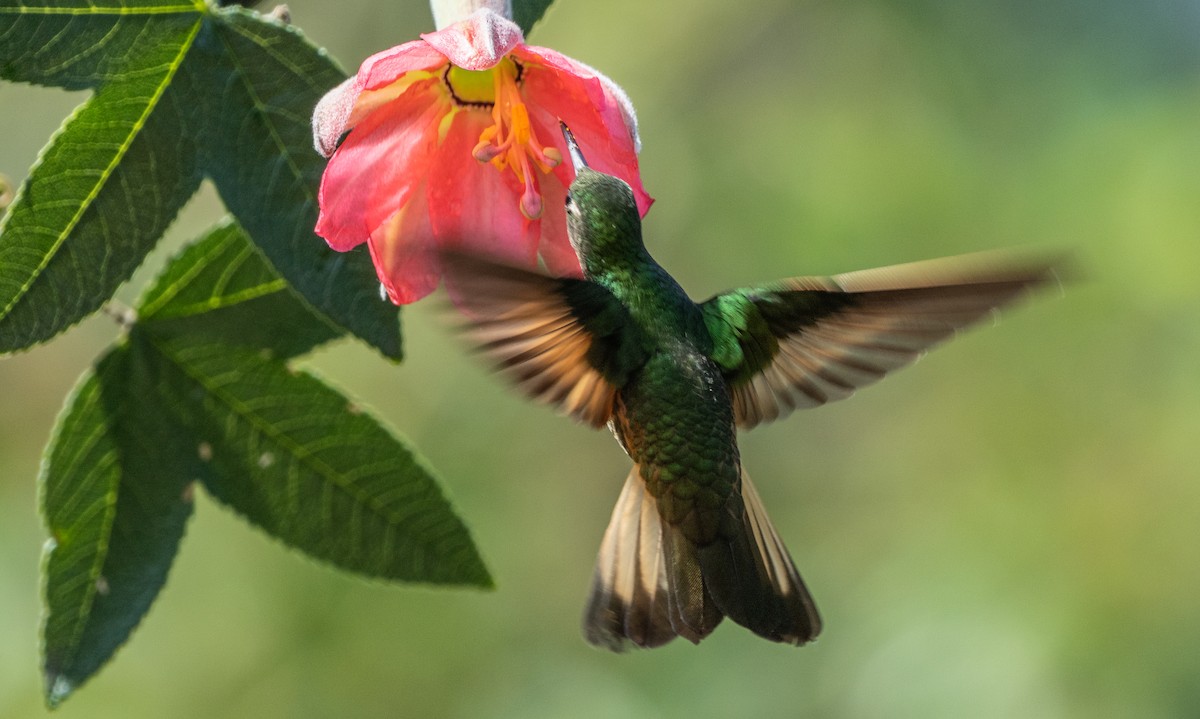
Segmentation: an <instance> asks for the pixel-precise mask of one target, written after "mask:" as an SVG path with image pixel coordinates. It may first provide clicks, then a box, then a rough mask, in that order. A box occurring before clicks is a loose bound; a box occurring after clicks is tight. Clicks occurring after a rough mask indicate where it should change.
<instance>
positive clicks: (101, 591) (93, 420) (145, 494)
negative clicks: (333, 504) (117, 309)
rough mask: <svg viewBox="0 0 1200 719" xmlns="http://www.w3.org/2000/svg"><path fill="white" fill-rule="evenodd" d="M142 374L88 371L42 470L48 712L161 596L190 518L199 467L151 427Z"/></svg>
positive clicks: (173, 439) (171, 436)
mask: <svg viewBox="0 0 1200 719" xmlns="http://www.w3.org/2000/svg"><path fill="white" fill-rule="evenodd" d="M145 370H146V368H145V367H144V366H142V364H141V363H140V362H138V360H137V358H136V356H131V355H130V353H129V352H128V351H127V350H126V349H124V348H119V349H116V350H114V351H113V352H112V353H110V354H109V355H107V356H106V357H105V358H104V359H103V360H101V362H100V363H99V364H98V365H97V367H96V370H95V373H94V374H93V373H87V374H85V375H84V377H83V379H82V381H81V383H80V386H79V388H78V389H77V390H76V392H75V395H74V398H73V399H72V401H70V402H69V404H68V407H67V409H66V410H65V412H64V414H63V417H62V418H61V419H60V421H59V427H58V430H57V431H56V432H55V435H54V439H53V440H52V444H51V449H50V452H49V455H48V457H47V461H46V463H45V465H44V467H43V474H42V511H43V515H44V517H45V519H46V523H47V525H48V527H49V530H50V535H51V541H50V542H49V543H48V545H47V546H48V550H47V558H46V566H45V573H44V574H45V596H46V622H45V626H44V628H43V633H42V636H43V653H44V671H45V675H46V684H45V686H46V699H47V702H48V703H49V704H50V705H51V706H54V705H57V704H58V703H59V702H61V701H62V700H63V699H65V698H66V697H67V696H68V695H69V694H70V693H71V692H72V691H74V690H75V689H76V688H77V687H78V686H79V685H81V684H82V683H83V682H84V681H86V680H87V679H88V678H89V677H90V676H91V675H92V674H94V673H95V672H96V670H98V669H99V668H100V667H101V666H102V665H103V664H104V663H105V662H106V661H108V659H109V658H110V657H111V656H112V654H113V653H114V652H115V651H116V650H117V648H118V647H120V646H121V644H123V643H124V642H125V640H126V639H127V638H128V637H129V635H130V633H131V632H132V631H133V629H134V628H135V627H136V626H137V625H138V623H139V622H140V621H141V619H142V617H143V616H144V615H145V613H146V611H147V610H148V609H149V608H150V604H151V603H152V602H153V601H154V598H155V597H156V596H158V592H159V590H160V589H161V588H162V586H163V584H164V583H165V582H166V578H167V572H168V570H169V569H170V567H171V563H172V561H173V559H174V557H175V553H176V551H177V549H178V547H179V541H180V539H181V538H182V536H183V531H184V526H185V524H186V523H187V520H188V518H189V517H190V516H191V514H192V499H191V493H190V491H189V489H188V487H189V486H190V485H189V480H190V478H191V477H195V476H202V473H203V472H204V469H205V468H204V466H203V464H202V463H201V462H200V461H199V458H198V456H197V454H196V451H195V447H194V445H193V446H191V447H189V446H186V443H183V444H181V440H184V438H183V437H181V436H180V435H179V434H178V432H176V431H173V428H172V427H171V426H170V424H169V423H164V422H162V421H160V418H159V417H158V416H157V413H156V412H155V411H154V401H153V399H152V397H153V396H152V395H149V394H146V391H147V390H148V388H149V386H148V383H147V381H146V380H147V375H146V373H145ZM134 398H139V399H140V400H141V401H140V402H139V399H134ZM139 404H144V406H138V405H139Z"/></svg>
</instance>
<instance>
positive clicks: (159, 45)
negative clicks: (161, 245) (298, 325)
mask: <svg viewBox="0 0 1200 719" xmlns="http://www.w3.org/2000/svg"><path fill="white" fill-rule="evenodd" d="M0 77H3V78H5V79H10V80H18V81H25V82H35V83H41V84H50V85H58V86H62V87H66V88H71V89H86V88H94V89H96V93H95V95H94V97H92V98H91V99H90V100H89V101H88V102H87V103H85V104H84V105H83V106H82V107H81V108H80V109H79V110H78V111H77V112H76V114H75V115H74V116H73V118H72V119H71V120H70V121H69V122H68V123H67V125H66V126H65V127H64V129H63V131H62V132H60V133H59V134H58V135H57V136H56V138H55V139H54V141H53V142H52V144H51V145H50V147H49V148H48V149H47V150H46V151H44V153H43V157H42V159H41V160H40V161H39V163H38V165H37V166H35V167H34V169H33V170H32V172H31V173H30V176H29V178H28V179H27V180H26V182H25V183H24V184H23V185H22V187H21V189H20V191H19V193H18V198H17V200H16V201H15V203H14V205H13V207H12V208H11V209H10V212H9V213H8V215H7V216H6V217H5V219H4V222H3V225H0V352H6V351H12V350H16V349H23V348H25V347H29V346H31V345H33V344H36V343H38V342H42V341H45V340H46V339H49V338H50V337H53V336H54V335H55V334H57V333H58V332H61V331H62V330H64V329H66V328H67V327H70V326H71V325H72V324H74V323H75V322H77V321H79V320H80V319H81V318H83V317H84V316H86V315H87V314H89V313H91V312H93V311H94V310H95V309H97V308H98V307H99V306H100V305H101V304H102V303H103V302H104V300H105V299H107V298H108V297H110V296H111V295H112V293H113V292H114V291H115V290H116V287H117V286H118V285H119V284H120V283H121V282H122V281H124V280H125V279H127V278H128V277H129V275H130V274H131V273H132V272H133V270H134V269H135V268H136V267H137V265H138V264H139V263H140V262H141V261H142V259H143V258H144V257H145V255H146V254H147V253H148V252H149V250H150V249H151V248H152V247H153V246H154V244H155V243H156V242H157V240H158V239H159V237H160V236H161V235H162V233H163V231H164V230H165V229H166V227H167V226H168V225H169V224H170V222H171V220H172V219H173V218H174V216H175V214H176V213H177V212H178V210H179V207H180V206H182V204H183V203H184V202H186V200H187V198H188V197H190V196H191V195H192V194H193V193H194V192H195V190H196V188H197V186H198V184H199V181H200V179H201V178H202V177H203V176H204V175H208V176H210V177H211V178H212V179H213V181H214V183H215V184H216V186H217V189H218V191H219V192H220V193H221V196H222V198H223V199H224V200H225V202H226V203H227V205H228V206H229V208H230V209H231V210H232V211H233V213H234V214H235V215H236V216H237V217H238V218H239V220H240V221H241V223H242V225H243V227H245V228H247V230H248V231H249V233H250V234H251V236H252V237H253V238H254V240H255V242H256V243H258V244H259V246H260V247H261V248H262V249H263V252H264V254H265V255H266V256H267V258H268V259H269V260H270V261H271V263H272V264H274V266H275V267H276V268H277V269H278V270H279V272H280V273H281V274H282V275H283V276H284V277H285V278H286V279H287V280H288V281H289V282H291V283H292V285H293V286H294V287H295V288H296V290H297V291H298V292H299V293H300V294H301V295H303V297H304V298H305V301H306V302H307V303H308V304H309V305H310V306H311V307H313V308H314V309H315V310H317V311H318V312H320V313H321V314H323V315H325V316H326V318H327V319H328V320H329V321H330V322H331V323H333V324H334V325H336V326H338V327H341V328H343V329H345V330H347V331H349V332H352V333H354V334H356V335H357V336H359V337H361V338H362V339H364V340H365V341H367V342H368V343H370V344H372V345H374V346H375V347H377V348H378V349H379V350H380V351H381V352H383V353H384V354H385V355H386V356H388V357H391V358H394V359H399V358H400V356H401V345H400V327H399V323H398V321H397V313H398V310H397V308H395V307H393V306H391V305H390V304H388V303H385V302H383V301H381V300H380V299H379V295H378V281H377V279H376V275H375V272H374V269H373V268H372V266H371V261H370V258H369V256H368V254H367V253H366V252H365V251H363V250H358V251H354V252H350V253H344V254H340V253H335V252H333V251H332V250H330V249H329V248H328V246H327V245H326V244H325V242H324V241H323V240H321V239H320V238H318V237H317V236H316V235H315V234H314V233H313V229H312V228H313V226H314V224H315V222H316V213H317V203H316V192H317V187H318V184H319V181H320V176H321V172H322V170H323V168H324V161H323V160H322V159H321V158H320V157H319V156H318V155H317V154H316V152H315V151H313V149H312V147H311V139H310V132H311V130H310V115H311V113H312V108H313V106H314V105H315V104H316V102H317V100H318V99H319V98H320V97H321V95H322V94H323V93H324V92H325V91H326V90H327V89H329V88H330V87H332V86H333V85H335V84H337V83H338V82H340V81H341V79H342V78H343V73H342V72H341V71H340V70H338V68H337V67H336V66H335V65H334V64H333V63H332V61H331V60H330V59H329V58H328V57H327V56H326V55H325V54H324V53H323V52H322V51H321V50H319V49H318V48H316V47H314V46H312V45H311V44H309V43H308V42H307V41H306V40H305V39H304V37H303V36H302V35H301V34H300V33H299V31H297V30H295V29H293V28H291V27H288V26H285V25H282V24H280V23H279V22H278V21H275V20H270V19H267V18H264V17H263V16H261V15H259V14H257V13H254V12H252V11H248V10H245V9H243V8H238V7H230V8H210V7H209V6H208V5H206V4H205V3H202V2H192V3H183V2H176V3H170V2H154V1H152V0H137V1H133V0H98V1H96V2H86V1H85V0H75V1H73V2H62V1H60V2H53V1H51V0H40V1H39V0H32V2H26V1H25V0H0Z"/></svg>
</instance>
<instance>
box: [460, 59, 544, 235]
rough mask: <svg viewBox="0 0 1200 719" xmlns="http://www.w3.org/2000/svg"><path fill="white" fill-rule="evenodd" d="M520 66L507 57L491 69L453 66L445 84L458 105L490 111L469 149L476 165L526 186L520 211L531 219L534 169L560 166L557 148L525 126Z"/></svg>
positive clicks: (538, 204)
mask: <svg viewBox="0 0 1200 719" xmlns="http://www.w3.org/2000/svg"><path fill="white" fill-rule="evenodd" d="M522 71H523V68H522V67H521V65H520V64H519V63H517V61H515V60H513V59H512V58H509V57H506V58H504V59H503V60H501V61H500V64H499V65H497V66H496V67H493V68H492V69H490V70H481V71H471V70H463V69H462V68H459V67H454V66H453V65H452V66H451V67H450V69H449V70H447V72H446V84H447V85H449V86H450V93H451V95H453V96H454V99H455V100H456V101H458V102H459V104H462V105H467V106H470V107H473V108H478V109H487V108H489V107H490V109H491V112H492V124H491V125H490V126H489V127H488V128H487V129H485V130H484V131H483V132H482V133H480V134H479V142H478V143H477V144H476V145H475V148H474V149H473V150H472V151H471V154H472V155H474V156H475V159H477V160H479V161H480V162H490V163H492V166H493V167H495V168H496V169H497V170H499V171H501V172H503V171H504V170H506V169H510V170H512V172H513V174H514V175H516V177H517V179H518V180H520V182H521V183H522V184H523V185H524V186H525V190H524V192H523V193H522V194H521V212H522V213H523V214H524V215H525V216H526V217H528V218H529V219H531V220H536V219H537V218H538V217H541V215H542V196H541V193H540V192H539V191H538V183H537V176H536V174H535V173H534V172H533V168H534V167H535V166H536V167H537V169H539V170H541V171H542V173H543V174H546V173H549V172H550V171H551V170H552V169H554V168H555V167H557V166H558V164H559V163H561V162H562V154H561V153H560V152H559V151H558V149H557V148H554V147H551V146H547V145H543V144H542V143H541V142H539V141H538V139H537V135H536V133H535V132H534V130H533V126H532V125H531V124H530V122H529V110H528V109H527V108H526V107H525V103H524V101H523V100H522V98H521V89H520V85H519V83H520V80H521V72H522Z"/></svg>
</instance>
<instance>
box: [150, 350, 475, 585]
mask: <svg viewBox="0 0 1200 719" xmlns="http://www.w3.org/2000/svg"><path fill="white" fill-rule="evenodd" d="M130 339H131V341H132V342H134V343H141V344H143V345H145V346H146V347H152V348H153V350H152V352H153V353H155V354H156V355H157V358H156V359H155V364H156V369H155V372H154V373H153V374H154V376H156V377H157V381H158V384H157V386H156V387H155V388H154V390H153V396H155V397H157V398H158V400H159V402H160V403H161V404H162V405H164V406H166V407H170V408H171V410H172V411H173V412H174V413H176V414H177V415H178V416H179V417H180V419H181V420H182V421H183V423H184V424H185V425H186V426H188V427H189V428H190V429H191V431H192V432H194V433H195V434H194V436H195V437H196V438H197V439H198V440H200V441H201V442H203V443H204V445H205V446H206V447H209V448H210V455H211V471H210V472H209V473H208V474H207V475H206V477H205V479H204V482H205V486H206V487H207V488H208V490H209V491H210V492H211V493H212V494H213V496H215V497H216V498H217V499H218V500H220V501H221V502H223V503H225V504H227V505H228V506H230V507H231V508H232V509H234V510H235V511H237V512H238V513H240V514H242V515H243V516H245V517H246V518H247V519H248V520H250V521H251V522H253V523H254V524H256V525H258V526H259V527H261V528H262V529H264V530H265V531H267V532H268V533H269V534H271V535H273V536H275V537H277V538H279V539H280V540H282V541H283V542H285V543H286V544H288V545H290V546H293V547H295V548H297V549H300V550H301V551H303V552H305V553H307V554H309V555H310V556H312V557H315V558H317V559H322V560H325V561H328V562H330V563H332V564H335V565H336V566H338V567H341V568H343V569H347V570H350V571H353V572H357V573H359V574H364V575H367V576H371V577H379V578H385V579H393V580H405V581H420V582H431V583H438V584H470V585H476V586H490V584H491V579H490V577H489V575H488V572H487V570H486V568H485V567H484V565H483V562H482V560H481V559H480V557H479V554H478V551H477V550H476V549H475V545H474V544H473V543H472V541H471V538H470V534H469V532H468V531H467V528H466V527H465V526H464V525H463V523H462V521H461V520H460V519H459V518H458V516H457V515H456V514H455V513H454V511H453V509H452V508H451V506H450V503H449V502H448V501H447V500H446V498H445V497H444V496H443V494H442V492H441V490H440V489H439V487H438V483H437V480H436V479H435V477H434V475H433V473H432V471H431V470H430V469H429V468H428V467H427V466H426V464H425V462H424V461H423V460H422V459H421V458H420V457H418V456H417V455H416V454H415V453H414V452H413V451H412V450H411V449H409V448H408V447H407V446H406V445H405V444H404V443H403V442H401V441H400V440H398V439H397V438H396V437H394V436H393V435H392V434H391V433H389V432H388V431H387V430H385V429H384V428H383V427H381V426H380V425H379V423H378V422H376V421H375V420H374V419H373V418H372V417H370V416H369V415H367V414H365V413H364V412H362V411H361V410H360V409H359V408H357V407H356V406H354V405H352V404H351V403H350V402H348V401H347V399H346V398H345V397H344V396H342V395H341V394H339V393H337V392H336V391H334V390H332V389H330V388H329V387H327V386H325V385H324V384H322V383H321V382H320V381H319V380H317V379H316V378H314V377H312V376H311V375H308V374H305V373H303V372H295V371H290V370H289V369H288V368H287V367H286V365H285V364H284V363H283V362H281V361H278V360H274V359H269V358H264V357H263V356H262V355H261V353H256V352H250V351H248V350H244V349H239V348H232V347H229V346H226V345H219V344H194V343H189V342H187V341H186V340H178V341H162V340H161V339H154V338H152V337H149V336H147V334H146V333H145V332H143V331H141V330H140V328H135V329H134V331H133V333H132V334H131V335H130ZM147 351H148V352H150V351H151V350H147Z"/></svg>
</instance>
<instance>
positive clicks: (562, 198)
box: [538, 173, 583, 277]
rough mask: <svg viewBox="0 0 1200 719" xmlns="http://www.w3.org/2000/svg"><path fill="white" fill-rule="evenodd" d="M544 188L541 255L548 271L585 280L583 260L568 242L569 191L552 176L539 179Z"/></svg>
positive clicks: (539, 222) (556, 275)
mask: <svg viewBox="0 0 1200 719" xmlns="http://www.w3.org/2000/svg"><path fill="white" fill-rule="evenodd" d="M538 180H539V181H540V183H541V188H542V203H543V205H544V208H545V209H543V210H542V216H541V218H540V219H539V220H538V224H539V225H540V227H539V229H540V230H541V238H540V239H539V241H538V254H540V255H541V256H542V261H543V262H545V263H546V269H547V270H549V271H550V274H552V275H554V276H555V277H582V276H583V270H582V269H581V268H580V266H579V256H578V255H576V254H575V248H574V247H572V246H571V241H570V239H568V238H567V212H566V207H565V205H566V200H567V188H566V187H565V186H564V185H563V183H562V180H561V179H559V177H558V175H556V174H554V173H550V174H549V175H542V176H540V177H539V178H538Z"/></svg>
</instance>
